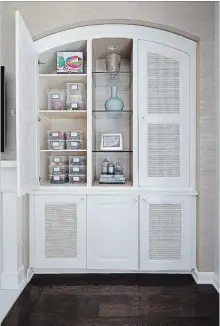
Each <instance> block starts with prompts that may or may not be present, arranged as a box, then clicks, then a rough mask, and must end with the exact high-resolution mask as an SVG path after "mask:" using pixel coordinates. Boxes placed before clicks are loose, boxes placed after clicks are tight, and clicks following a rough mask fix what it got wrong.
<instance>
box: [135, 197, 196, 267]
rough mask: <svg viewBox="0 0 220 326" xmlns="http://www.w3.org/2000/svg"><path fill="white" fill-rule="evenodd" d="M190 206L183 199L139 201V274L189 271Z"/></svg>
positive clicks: (190, 261)
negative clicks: (145, 272)
mask: <svg viewBox="0 0 220 326" xmlns="http://www.w3.org/2000/svg"><path fill="white" fill-rule="evenodd" d="M191 207H192V206H191V198H189V197H186V196H163V197H159V196H157V197H149V198H147V197H143V196H142V197H141V198H140V269H141V270H142V271H144V270H147V271H171V270H175V271H184V270H186V271H189V270H191V268H192V267H193V258H194V252H195V251H194V241H193V239H192V235H193V234H194V231H193V230H192V229H193V225H194V223H193V220H192V218H194V216H192V213H191ZM194 236H195V235H194Z"/></svg>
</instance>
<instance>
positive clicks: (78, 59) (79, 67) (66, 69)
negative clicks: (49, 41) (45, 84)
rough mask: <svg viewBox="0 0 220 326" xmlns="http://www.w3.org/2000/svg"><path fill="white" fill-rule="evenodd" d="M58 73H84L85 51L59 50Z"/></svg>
mask: <svg viewBox="0 0 220 326" xmlns="http://www.w3.org/2000/svg"><path fill="white" fill-rule="evenodd" d="M57 73H58V74H79V73H83V52H57Z"/></svg>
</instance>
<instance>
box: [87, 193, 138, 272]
mask: <svg viewBox="0 0 220 326" xmlns="http://www.w3.org/2000/svg"><path fill="white" fill-rule="evenodd" d="M87 268H88V269H100V270H104V269H106V270H114V271H117V270H118V271H120V270H130V271H132V270H134V271H135V270H138V196H131V195H126V196H124V195H119V196H116V195H101V196H96V195H95V196H93V195H90V196H87Z"/></svg>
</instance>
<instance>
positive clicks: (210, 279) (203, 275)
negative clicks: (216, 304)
mask: <svg viewBox="0 0 220 326" xmlns="http://www.w3.org/2000/svg"><path fill="white" fill-rule="evenodd" d="M192 276H193V278H194V280H195V282H196V283H197V284H212V285H213V286H214V288H215V289H216V291H218V293H219V277H218V275H217V274H215V273H214V272H200V271H199V270H198V269H197V268H195V269H193V270H192Z"/></svg>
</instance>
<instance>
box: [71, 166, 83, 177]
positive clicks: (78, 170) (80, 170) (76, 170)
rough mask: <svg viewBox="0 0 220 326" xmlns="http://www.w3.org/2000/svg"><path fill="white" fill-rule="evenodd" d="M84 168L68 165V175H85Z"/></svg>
mask: <svg viewBox="0 0 220 326" xmlns="http://www.w3.org/2000/svg"><path fill="white" fill-rule="evenodd" d="M85 173H86V166H85V165H69V174H70V175H71V174H72V175H78V174H85Z"/></svg>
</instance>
